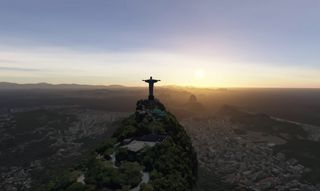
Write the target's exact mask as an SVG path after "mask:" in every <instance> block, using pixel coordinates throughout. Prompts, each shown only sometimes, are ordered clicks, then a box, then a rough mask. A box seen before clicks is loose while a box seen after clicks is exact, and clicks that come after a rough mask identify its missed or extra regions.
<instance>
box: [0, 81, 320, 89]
mask: <svg viewBox="0 0 320 191" xmlns="http://www.w3.org/2000/svg"><path fill="white" fill-rule="evenodd" d="M4 83H7V84H14V85H22V86H23V85H40V84H46V85H52V86H59V85H60V86H61V85H75V86H92V87H94V86H102V87H106V88H107V87H110V86H120V87H123V88H144V87H147V86H143V85H135V86H133V85H122V84H81V83H49V82H34V83H17V82H8V81H0V84H4ZM156 87H161V88H165V87H179V88H194V89H320V87H278V86H247V87H246V86H229V87H228V86H192V85H176V84H168V85H157V86H156Z"/></svg>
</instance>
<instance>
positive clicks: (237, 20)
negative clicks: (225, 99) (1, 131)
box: [0, 0, 320, 88]
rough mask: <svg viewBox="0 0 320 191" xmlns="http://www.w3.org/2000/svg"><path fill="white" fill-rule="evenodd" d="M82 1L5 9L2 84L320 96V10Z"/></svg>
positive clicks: (0, 35) (0, 34) (292, 4)
mask: <svg viewBox="0 0 320 191" xmlns="http://www.w3.org/2000/svg"><path fill="white" fill-rule="evenodd" d="M76 2H77V3H75V2H74V1H70V2H69V1H68V2H65V1H51V2H43V1H38V0H30V1H28V2H20V1H19V2H18V1H6V2H2V3H1V4H0V13H1V17H0V24H1V26H3V29H4V30H1V31H0V81H7V82H17V83H39V82H49V83H55V84H57V83H81V84H103V85H109V84H120V85H126V86H141V85H143V84H142V83H141V82H140V81H139V80H140V79H144V78H146V77H148V76H151V75H152V76H154V77H158V78H161V79H163V81H162V82H161V85H182V86H201V87H305V88H306V87H308V88H309V87H313V88H317V87H318V88H319V87H320V64H319V61H320V54H318V52H317V51H316V50H319V49H320V38H319V36H318V33H316V32H313V31H319V29H320V24H319V22H318V19H317V18H319V17H320V11H318V10H319V8H320V6H319V3H318V2H316V1H314V2H312V1H309V3H306V2H302V1H301V2H299V1H282V2H278V1H272V2H265V4H264V3H258V2H254V1H251V2H250V3H249V2H246V3H234V4H232V3H224V2H222V1H206V2H204V3H196V2H192V1H190V2H189V3H183V4H179V3H177V2H171V1H170V2H169V1H161V2H157V3H155V5H154V4H153V3H151V2H148V1H143V2H144V3H141V5H143V6H140V4H139V5H137V4H136V3H134V2H126V3H120V2H118V1H114V2H105V1H97V2H96V3H95V4H94V3H91V2H87V1H82V0H80V1H76ZM166 3H170V5H171V6H170V8H169V9H166V14H165V15H164V14H163V10H164V8H163V7H164V5H165V4H166ZM34 7H37V8H38V10H41V11H39V12H37V11H34ZM129 7H130V8H129ZM177 10H179V11H177ZM297 10H299V11H297ZM57 12H59V14H57ZM303 12H304V13H310V14H302V13H303ZM182 15H183V16H182ZM252 15H254V17H253V16H252ZM293 20H294V22H292V21H293ZM244 23H245V24H244ZM275 26H276V27H275ZM296 29H297V30H296ZM298 29H299V30H298ZM300 29H301V30H300ZM266 31H268V32H266ZM288 31H290V33H288Z"/></svg>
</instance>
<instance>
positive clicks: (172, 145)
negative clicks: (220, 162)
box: [45, 99, 197, 191]
mask: <svg viewBox="0 0 320 191" xmlns="http://www.w3.org/2000/svg"><path fill="white" fill-rule="evenodd" d="M196 177H197V157H196V153H195V151H194V148H193V147H192V144H191V140H190V138H189V136H188V135H187V134H186V132H185V130H184V128H183V127H182V126H181V125H180V124H179V122H178V121H177V120H176V118H175V116H173V115H172V114H171V113H169V112H167V111H166V108H165V106H164V105H163V104H162V103H161V102H160V101H158V100H157V99H154V100H139V101H138V102H137V104H136V112H135V113H134V114H132V115H131V116H130V117H128V118H126V119H124V120H123V121H122V122H121V127H120V128H119V129H118V130H117V131H116V132H115V133H114V135H113V137H112V139H109V140H106V142H104V143H102V144H101V145H100V146H98V147H97V148H95V149H94V151H93V152H92V154H91V156H90V157H89V159H87V160H86V161H85V162H84V163H83V164H79V165H77V166H76V167H75V168H72V169H70V170H69V171H68V172H67V173H65V174H64V175H63V176H61V175H60V176H59V177H58V178H57V179H56V180H54V181H52V182H51V183H50V184H48V185H46V187H45V189H46V190H52V191H55V190H68V191H69V190H83V191H89V190H130V191H139V190H142V191H150V190H155V191H161V190H181V191H182V190H192V188H193V186H194V185H195V181H196Z"/></svg>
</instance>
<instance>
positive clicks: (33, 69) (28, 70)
mask: <svg viewBox="0 0 320 191" xmlns="http://www.w3.org/2000/svg"><path fill="white" fill-rule="evenodd" d="M0 62H1V60H0ZM0 71H17V72H36V71H40V70H39V69H35V68H17V67H3V66H0Z"/></svg>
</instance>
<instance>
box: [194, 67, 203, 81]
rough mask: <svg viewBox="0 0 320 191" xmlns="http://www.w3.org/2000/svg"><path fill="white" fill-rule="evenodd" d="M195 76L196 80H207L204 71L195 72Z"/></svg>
mask: <svg viewBox="0 0 320 191" xmlns="http://www.w3.org/2000/svg"><path fill="white" fill-rule="evenodd" d="M194 76H195V78H197V79H198V80H200V79H203V78H205V76H206V74H205V72H204V70H202V69H198V70H196V71H195V73H194Z"/></svg>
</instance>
